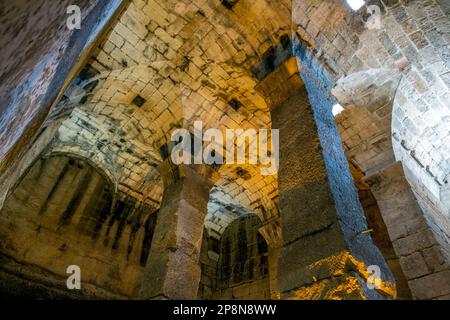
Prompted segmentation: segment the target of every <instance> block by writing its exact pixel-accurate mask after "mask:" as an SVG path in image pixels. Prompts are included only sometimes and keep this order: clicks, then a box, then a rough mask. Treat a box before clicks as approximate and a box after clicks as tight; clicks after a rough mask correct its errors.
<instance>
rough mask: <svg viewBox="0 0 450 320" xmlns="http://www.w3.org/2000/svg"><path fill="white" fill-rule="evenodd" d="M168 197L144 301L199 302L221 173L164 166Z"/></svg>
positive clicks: (200, 167) (143, 291)
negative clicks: (207, 229) (213, 195)
mask: <svg viewBox="0 0 450 320" xmlns="http://www.w3.org/2000/svg"><path fill="white" fill-rule="evenodd" d="M160 171H161V175H162V177H163V180H164V194H163V199H162V203H161V208H160V211H159V213H158V221H157V223H156V227H155V233H154V236H153V240H152V246H151V249H150V254H149V258H148V262H147V265H146V267H145V271H144V277H143V283H142V287H141V293H140V297H141V298H142V299H196V298H197V291H198V286H199V282H200V278H201V269H200V265H199V258H200V248H201V243H202V236H203V225H204V220H205V217H206V214H207V212H208V200H209V192H210V190H211V188H212V187H213V185H214V183H215V181H216V180H217V177H218V176H217V173H216V172H215V171H214V170H213V169H212V168H211V167H209V166H205V165H195V166H174V165H172V164H171V163H170V162H168V161H165V162H164V163H163V164H162V165H161V170H160Z"/></svg>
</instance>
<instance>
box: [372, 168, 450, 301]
mask: <svg viewBox="0 0 450 320" xmlns="http://www.w3.org/2000/svg"><path fill="white" fill-rule="evenodd" d="M364 180H365V181H366V183H367V184H369V186H370V187H371V191H372V193H373V194H374V196H375V197H376V199H377V202H378V206H379V208H380V211H381V214H382V216H383V219H384V221H385V223H386V226H387V228H388V232H389V235H390V238H391V240H392V244H393V246H394V250H395V252H396V254H397V256H398V257H399V258H400V265H401V267H402V269H403V273H404V274H405V276H406V278H407V280H408V285H409V288H410V289H411V293H412V295H413V297H414V298H415V299H435V298H446V299H450V263H449V262H450V261H449V255H448V253H446V251H445V243H443V241H440V239H438V238H436V235H435V234H434V233H433V231H432V230H431V228H430V226H429V225H428V223H427V221H426V220H425V217H424V215H423V213H422V210H421V209H420V207H419V205H418V203H417V201H416V199H415V196H414V193H413V191H412V190H411V186H410V184H409V182H408V181H407V179H406V177H405V174H404V171H403V167H402V164H401V163H400V162H397V163H394V164H391V165H390V166H388V167H386V168H384V169H382V170H380V171H379V172H377V173H375V174H373V175H371V176H369V177H366V178H365V179H364ZM447 246H448V244H447Z"/></svg>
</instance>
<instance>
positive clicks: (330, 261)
mask: <svg viewBox="0 0 450 320" xmlns="http://www.w3.org/2000/svg"><path fill="white" fill-rule="evenodd" d="M293 60H294V63H292V60H291V61H287V62H286V63H285V65H283V66H281V67H280V68H279V69H278V70H275V71H274V72H273V73H272V74H270V75H269V76H268V77H267V78H266V79H265V80H263V81H262V83H261V84H260V86H259V90H260V92H262V93H263V94H264V95H265V96H266V97H267V100H268V101H269V104H270V107H271V114H272V127H273V129H279V130H280V170H279V172H278V184H279V192H280V201H279V203H280V212H281V222H282V233H283V245H282V248H281V250H280V253H279V263H278V286H279V290H280V292H281V298H286V299H382V298H385V297H393V296H394V295H395V289H394V281H393V277H392V274H391V272H390V270H389V268H388V266H387V264H386V262H385V261H384V259H383V257H382V255H381V253H380V252H379V250H378V249H377V248H376V247H375V245H374V244H373V242H372V239H371V238H370V235H368V234H367V233H366V232H365V231H367V224H366V221H365V218H364V213H363V210H362V207H361V204H360V203H359V199H358V195H357V192H356V189H355V187H354V183H353V179H352V177H351V174H350V172H349V169H348V162H347V160H346V158H345V155H344V151H343V150H342V142H341V140H340V138H339V133H338V131H337V128H336V124H335V121H334V118H333V115H332V113H331V106H328V105H325V106H323V105H321V104H320V103H321V101H320V97H319V96H314V97H313V98H314V100H313V101H314V103H315V105H314V107H313V106H312V105H310V103H309V98H308V92H307V91H306V88H305V86H304V85H303V83H302V81H301V79H300V77H299V73H298V69H297V68H296V62H295V59H293ZM274 84H278V87H277V86H274ZM324 97H325V99H326V96H324ZM322 107H323V108H322ZM325 107H326V108H325ZM320 108H322V109H320ZM372 265H376V266H378V267H379V268H380V271H381V274H380V277H381V280H382V281H381V283H380V284H381V286H380V287H379V289H378V290H370V289H368V287H367V280H368V278H369V276H370V275H369V273H368V270H367V268H368V267H369V266H372Z"/></svg>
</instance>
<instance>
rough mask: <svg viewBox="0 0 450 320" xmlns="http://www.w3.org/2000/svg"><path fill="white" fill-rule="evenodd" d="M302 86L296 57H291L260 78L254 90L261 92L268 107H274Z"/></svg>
mask: <svg viewBox="0 0 450 320" xmlns="http://www.w3.org/2000/svg"><path fill="white" fill-rule="evenodd" d="M301 86H303V81H302V79H301V78H300V73H299V70H298V64H297V58H295V57H291V58H289V59H287V60H286V61H285V62H284V63H283V64H281V65H280V66H279V67H278V68H277V69H275V70H274V71H273V72H272V73H270V74H269V75H268V76H267V77H265V78H264V79H262V80H261V82H260V83H259V84H258V85H257V86H256V91H258V92H259V93H261V94H262V95H263V96H264V98H265V100H266V102H267V104H268V106H269V108H270V109H274V108H276V107H277V106H278V105H280V104H282V103H283V102H284V101H285V100H287V99H288V98H290V97H291V96H292V95H293V94H294V93H295V92H296V90H297V89H298V88H300V87H301Z"/></svg>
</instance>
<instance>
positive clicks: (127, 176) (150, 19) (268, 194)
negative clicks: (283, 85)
mask: <svg viewBox="0 0 450 320" xmlns="http://www.w3.org/2000/svg"><path fill="white" fill-rule="evenodd" d="M225 2H226V3H225ZM231 5H233V7H232V10H230V8H231V7H230V6H231ZM290 7H291V3H290V1H285V0H283V1H271V0H265V1H257V2H254V1H248V0H241V1H233V2H227V1H222V2H221V1H216V0H207V1H205V0H203V1H201V0H198V1H162V0H149V1H142V0H137V1H131V3H130V4H129V6H128V7H127V8H126V9H125V11H124V12H123V14H122V15H121V17H120V19H119V21H118V22H117V24H116V25H115V26H114V27H113V28H112V30H111V31H110V32H109V33H108V34H107V35H106V38H105V39H104V41H103V42H102V44H101V45H100V46H99V47H98V49H97V50H96V51H95V52H94V54H93V55H92V58H91V59H90V61H89V64H90V65H91V66H92V68H91V71H92V70H94V71H93V72H91V73H89V74H88V76H87V77H85V79H83V81H81V82H80V84H79V85H78V86H77V87H76V88H75V89H73V90H71V92H70V93H69V94H67V95H68V96H69V99H68V100H66V101H65V102H64V103H68V104H70V105H72V106H76V108H75V110H74V112H72V114H71V116H70V117H69V118H68V119H67V120H66V121H64V123H63V125H62V127H61V128H60V130H59V133H58V136H59V142H58V143H54V146H53V149H52V151H53V152H69V153H70V152H72V153H76V154H80V153H81V154H83V155H84V156H87V157H89V158H91V159H95V160H94V161H98V162H99V163H101V164H102V166H103V167H105V163H106V164H107V165H106V167H107V168H109V171H110V172H111V175H112V176H115V177H114V180H115V181H116V182H117V183H118V187H119V189H120V190H122V191H125V192H128V193H130V194H132V195H134V196H135V197H137V198H138V199H144V200H145V201H147V202H151V203H153V204H155V203H158V202H159V201H160V198H161V195H162V191H163V189H162V188H163V186H162V182H161V179H160V178H159V174H158V172H157V169H156V168H155V167H156V166H157V164H158V163H159V162H160V161H161V160H162V158H161V154H160V150H161V148H162V147H163V146H164V145H165V144H167V143H168V141H170V138H171V133H172V131H173V130H174V129H175V128H187V129H189V130H191V129H192V126H193V122H194V121H202V122H203V126H204V128H205V129H207V128H218V129H221V130H225V129H227V128H228V129H233V128H239V129H244V130H246V129H250V128H254V129H261V128H268V129H270V127H271V120H270V114H269V110H268V106H267V104H266V102H265V100H264V98H263V97H262V96H261V95H260V94H259V93H258V92H257V91H256V90H255V86H256V85H257V84H258V80H257V79H256V77H255V76H254V75H253V73H252V68H253V67H254V66H255V65H257V64H258V63H259V62H260V61H261V60H262V59H263V58H264V57H265V55H266V54H267V52H268V51H269V49H270V48H272V47H276V46H278V45H279V43H280V38H281V37H282V36H286V35H289V36H290V21H291V13H290ZM231 101H237V102H238V107H236V105H233V104H232V103H230V102H231ZM220 175H221V177H220V179H219V181H218V182H217V183H216V187H215V189H214V191H213V193H212V198H216V199H219V200H220V201H222V202H226V203H236V204H239V205H241V206H244V207H246V208H248V209H251V210H253V211H254V212H256V213H257V214H259V215H260V216H261V218H263V219H268V218H269V217H270V216H271V215H272V214H273V215H276V214H277V210H276V205H275V204H274V202H273V200H275V199H276V197H277V182H276V176H262V175H261V174H260V172H259V169H258V168H257V167H256V166H231V165H230V166H228V165H224V166H222V168H221V169H220ZM218 228H220V227H218Z"/></svg>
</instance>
